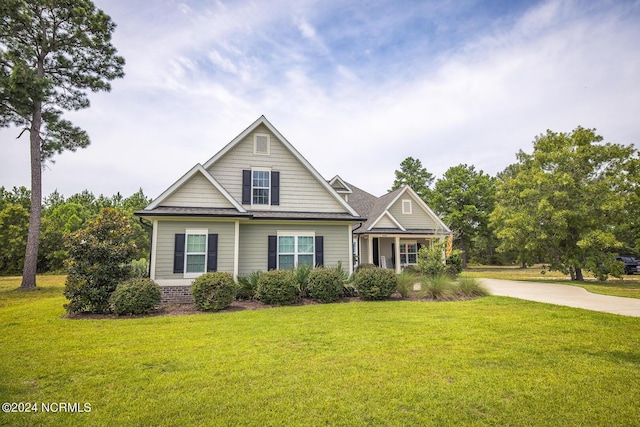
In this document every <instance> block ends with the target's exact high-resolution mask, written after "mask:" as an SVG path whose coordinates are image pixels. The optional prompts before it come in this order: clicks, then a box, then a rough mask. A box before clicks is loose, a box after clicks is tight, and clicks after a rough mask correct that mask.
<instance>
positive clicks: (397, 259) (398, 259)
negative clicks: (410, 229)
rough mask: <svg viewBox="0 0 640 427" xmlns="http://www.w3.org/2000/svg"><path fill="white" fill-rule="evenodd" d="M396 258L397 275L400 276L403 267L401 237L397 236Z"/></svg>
mask: <svg viewBox="0 0 640 427" xmlns="http://www.w3.org/2000/svg"><path fill="white" fill-rule="evenodd" d="M395 246H396V247H395V252H396V253H395V257H396V273H397V274H400V272H401V271H402V269H401V268H400V267H401V263H400V261H401V260H400V236H396V245H395Z"/></svg>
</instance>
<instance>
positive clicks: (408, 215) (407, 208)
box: [387, 187, 449, 232]
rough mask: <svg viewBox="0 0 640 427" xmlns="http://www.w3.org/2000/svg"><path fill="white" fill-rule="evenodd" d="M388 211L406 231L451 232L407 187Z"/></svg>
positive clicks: (390, 205)
mask: <svg viewBox="0 0 640 427" xmlns="http://www.w3.org/2000/svg"><path fill="white" fill-rule="evenodd" d="M387 210H388V211H389V213H390V214H391V215H393V217H394V218H395V219H396V220H397V221H398V223H399V224H400V225H401V226H402V227H403V228H405V229H407V230H411V229H414V230H416V229H430V230H444V231H447V232H448V231H449V228H448V227H447V226H446V225H445V224H444V223H443V222H442V220H441V219H440V218H438V216H437V215H436V214H435V213H434V212H433V211H432V210H431V208H429V206H427V204H426V203H424V201H423V200H422V199H420V197H419V196H418V195H417V194H416V193H415V192H414V191H413V190H412V189H411V188H410V187H405V188H404V190H403V191H402V192H400V193H399V194H398V195H397V196H396V197H395V198H394V200H393V201H392V202H391V203H390V204H389V206H388V208H387Z"/></svg>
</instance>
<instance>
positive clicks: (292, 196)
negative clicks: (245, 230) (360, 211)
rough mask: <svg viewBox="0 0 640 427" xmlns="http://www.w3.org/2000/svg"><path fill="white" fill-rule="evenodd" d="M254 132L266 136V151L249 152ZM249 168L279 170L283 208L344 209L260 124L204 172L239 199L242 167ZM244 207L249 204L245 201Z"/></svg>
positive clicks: (279, 207) (251, 150)
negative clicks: (266, 152) (267, 148)
mask: <svg viewBox="0 0 640 427" xmlns="http://www.w3.org/2000/svg"><path fill="white" fill-rule="evenodd" d="M256 133H259V134H268V135H269V136H270V144H271V149H270V154H269V155H260V154H254V153H253V138H254V135H255V134H256ZM251 168H267V169H270V170H272V171H278V172H280V205H279V206H277V210H278V211H284V212H294V211H295V212H345V211H346V209H345V208H344V206H342V205H341V204H340V203H339V202H338V201H337V200H336V199H335V198H334V197H333V196H332V195H331V194H330V193H329V191H328V190H327V188H326V187H324V186H323V185H321V184H320V182H318V180H317V179H316V178H315V177H314V176H313V175H312V174H311V172H309V170H308V169H307V168H306V167H305V165H304V164H302V163H301V162H300V161H299V160H298V159H297V158H296V157H295V156H294V155H293V154H292V153H291V152H290V151H289V150H288V149H287V148H286V147H285V146H284V145H283V144H282V143H281V142H280V140H279V139H278V138H277V137H276V136H275V135H274V134H273V133H271V132H270V131H269V129H267V127H266V126H264V125H260V126H258V127H257V128H256V129H255V130H254V131H253V132H251V133H249V135H247V136H246V137H245V138H244V139H243V140H241V141H240V142H238V143H237V144H236V145H235V146H234V147H233V148H232V149H231V150H230V151H229V152H227V153H225V154H224V155H223V156H222V157H221V158H220V159H218V160H217V161H216V162H215V163H214V164H213V165H212V166H211V167H210V168H209V169H208V172H209V173H210V174H211V175H212V176H213V177H214V178H215V179H216V181H218V182H219V183H220V184H221V185H222V186H223V187H224V188H225V189H226V190H227V191H228V192H229V194H231V196H232V197H233V198H234V199H236V200H238V201H242V171H243V170H250V169H251ZM245 207H246V208H247V209H250V208H251V206H249V205H246V206H245Z"/></svg>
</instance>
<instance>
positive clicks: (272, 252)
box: [267, 236, 278, 271]
mask: <svg viewBox="0 0 640 427" xmlns="http://www.w3.org/2000/svg"><path fill="white" fill-rule="evenodd" d="M267 254H268V261H267V264H268V265H267V270H269V271H270V270H275V269H276V268H278V236H269V248H268V250H267Z"/></svg>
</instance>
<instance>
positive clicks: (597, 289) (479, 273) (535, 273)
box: [462, 265, 640, 298]
mask: <svg viewBox="0 0 640 427" xmlns="http://www.w3.org/2000/svg"><path fill="white" fill-rule="evenodd" d="M462 275H463V276H467V277H475V278H486V279H504V280H524V281H529V282H547V283H562V284H564V285H572V286H579V287H581V288H584V289H586V290H588V291H589V292H593V293H594V294H602V295H612V296H616V297H627V298H640V275H628V276H627V275H625V276H624V277H623V278H622V279H616V278H610V279H609V280H607V281H606V282H599V281H597V280H596V279H595V278H593V277H591V276H589V275H588V274H587V273H586V272H585V282H575V281H571V278H570V277H569V276H568V275H566V274H562V273H560V272H558V271H545V270H544V267H543V266H541V265H535V266H533V267H528V268H520V267H519V266H489V265H479V266H470V267H468V268H466V269H465V270H464V272H463V273H462Z"/></svg>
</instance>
